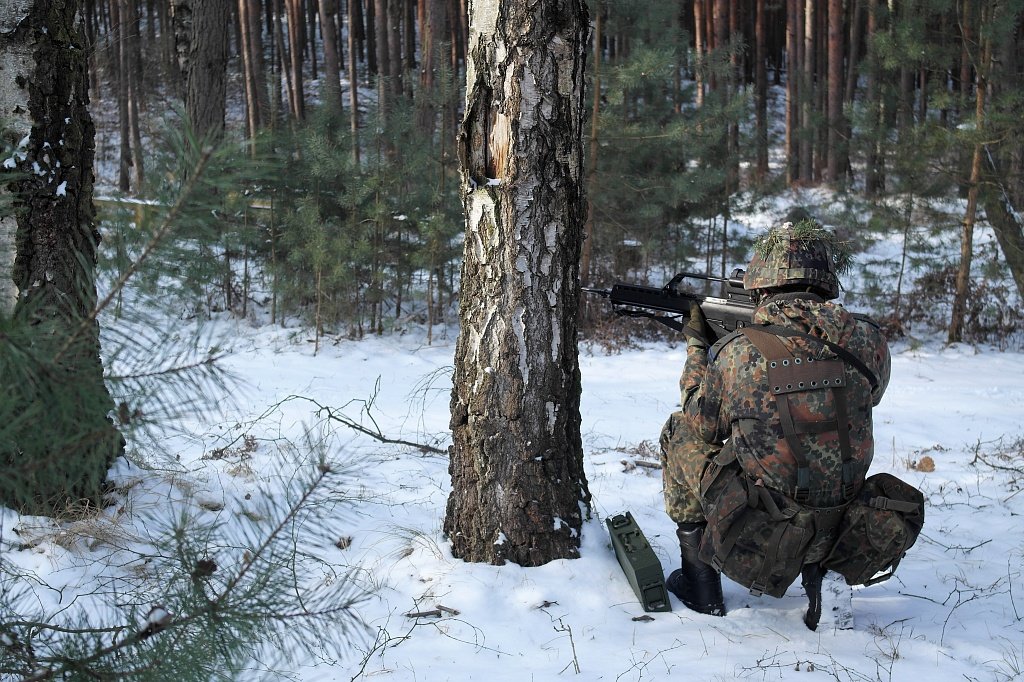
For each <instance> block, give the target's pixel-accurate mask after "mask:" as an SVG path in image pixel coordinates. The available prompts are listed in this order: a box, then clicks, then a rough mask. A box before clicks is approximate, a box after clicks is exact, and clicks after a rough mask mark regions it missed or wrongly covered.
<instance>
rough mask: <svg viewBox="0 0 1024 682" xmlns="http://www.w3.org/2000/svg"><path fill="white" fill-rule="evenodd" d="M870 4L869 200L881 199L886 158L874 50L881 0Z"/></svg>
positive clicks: (866, 177)
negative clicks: (882, 147)
mask: <svg viewBox="0 0 1024 682" xmlns="http://www.w3.org/2000/svg"><path fill="white" fill-rule="evenodd" d="M866 2H867V30H866V36H865V37H866V38H867V45H868V51H867V55H866V56H865V59H866V60H867V79H866V83H865V87H864V102H865V106H864V108H865V110H866V111H867V119H868V125H867V126H866V128H867V129H866V131H865V137H866V138H867V148H868V155H867V163H866V164H865V165H866V168H865V175H864V193H865V194H867V196H869V197H874V196H878V195H879V194H881V193H882V192H884V191H885V161H884V159H885V157H884V156H883V154H882V149H881V144H882V143H881V140H880V138H881V135H882V124H883V121H884V120H885V104H884V103H883V100H882V96H881V92H880V91H881V84H880V82H879V80H880V78H881V73H880V71H881V63H880V60H879V57H878V53H877V50H876V48H875V47H874V42H875V33H876V32H877V30H878V0H866Z"/></svg>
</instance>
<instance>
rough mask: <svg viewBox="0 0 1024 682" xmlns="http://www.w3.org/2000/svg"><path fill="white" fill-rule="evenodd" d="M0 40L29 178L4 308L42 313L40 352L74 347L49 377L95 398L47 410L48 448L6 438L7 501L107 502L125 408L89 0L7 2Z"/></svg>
mask: <svg viewBox="0 0 1024 682" xmlns="http://www.w3.org/2000/svg"><path fill="white" fill-rule="evenodd" d="M0 35H2V36H3V38H2V40H0V68H2V69H3V73H4V74H5V77H4V78H3V79H0V119H2V120H3V123H4V131H3V136H4V139H5V140H8V141H11V142H13V143H14V144H15V145H16V147H17V149H16V150H15V152H14V154H13V155H12V156H11V159H10V160H9V161H8V163H5V164H4V168H5V169H12V166H13V170H14V171H16V172H18V173H20V176H19V177H17V178H15V179H14V181H13V182H9V183H7V184H6V186H5V187H4V189H3V191H4V192H9V193H11V194H13V199H14V211H13V212H12V214H11V215H7V216H5V217H4V218H3V219H2V221H0V254H2V257H0V267H2V272H0V313H2V314H3V315H5V316H8V315H12V314H13V315H15V316H19V315H22V314H24V315H28V316H30V318H31V320H32V322H33V325H34V327H35V328H36V329H38V330H40V331H39V334H40V335H41V336H43V337H44V338H40V339H39V342H40V343H39V344H38V346H39V347H38V348H35V349H33V350H34V353H41V352H44V351H43V349H44V348H49V347H50V346H51V344H54V342H56V346H58V347H59V346H65V344H67V347H68V348H69V350H68V351H67V352H63V353H62V354H61V353H58V354H57V355H58V356H59V357H57V358H48V361H49V362H51V363H52V364H55V365H56V369H55V371H54V370H53V368H51V372H50V373H49V374H48V376H49V377H52V380H53V382H54V383H55V384H56V385H55V386H54V387H51V388H52V389H53V391H56V392H57V393H59V394H61V395H64V394H66V393H67V392H73V394H74V395H76V396H78V395H83V396H84V395H88V396H90V398H91V400H90V401H89V402H88V403H80V402H78V401H70V403H69V404H67V405H62V407H61V408H57V407H56V406H52V407H51V406H45V407H44V410H45V414H46V415H47V419H46V420H45V421H42V422H39V423H32V424H28V427H27V428H28V430H29V431H31V433H30V434H27V435H31V436H33V437H34V439H35V441H42V443H41V445H40V444H39V443H37V446H40V447H41V448H42V449H40V447H36V448H35V449H33V450H29V449H28V448H27V447H23V446H25V445H26V444H25V443H22V442H6V441H5V442H3V443H0V469H2V470H3V471H4V477H3V480H2V482H0V502H6V503H8V504H12V505H15V506H26V507H28V508H31V509H32V510H34V511H35V513H46V512H49V511H52V510H53V509H54V508H55V507H62V506H64V505H66V504H68V503H70V502H78V501H79V500H81V499H88V500H91V501H97V500H99V498H100V497H101V495H102V491H103V483H104V481H105V479H106V474H107V470H108V469H109V466H110V464H111V463H112V462H113V459H114V457H116V456H117V454H119V453H120V451H121V439H120V434H119V433H118V432H117V430H116V429H115V428H114V426H113V424H112V423H111V422H110V421H109V420H108V419H107V415H108V413H109V412H110V411H111V409H112V408H113V403H112V400H111V398H110V395H109V393H108V392H107V390H106V388H105V387H104V384H103V367H102V364H101V361H100V356H99V328H98V326H97V325H96V324H95V322H90V320H91V319H92V318H91V317H90V314H91V313H92V310H93V307H94V305H95V302H96V284H95V272H94V266H95V262H96V247H97V244H98V243H99V233H98V232H97V230H96V229H95V227H94V225H93V217H94V210H93V205H92V195H93V153H94V132H95V131H94V127H93V122H92V117H91V116H90V115H89V109H88V104H89V95H88V83H89V76H88V63H87V59H88V51H87V50H86V49H85V37H84V34H83V32H82V31H81V26H80V22H79V17H78V2H77V0H18V1H16V2H7V3H3V5H2V7H0ZM9 380H10V375H8V374H6V372H5V374H4V376H0V384H4V386H5V388H4V390H5V391H9V392H10V391H14V390H17V391H18V393H19V395H21V396H23V397H24V399H26V400H32V396H33V395H35V393H34V391H36V390H38V389H35V388H32V387H25V386H17V387H12V386H9V385H8V384H7V381H9ZM10 395H11V393H9V394H8V398H9V397H10ZM6 417H7V418H10V417H11V415H10V414H9V413H8V414H7V415H6ZM8 425H9V424H5V426H8ZM40 430H42V431H43V432H44V433H45V437H43V438H40V437H39V431H40ZM10 433H11V432H10V431H8V435H10ZM19 434H22V431H18V432H16V433H15V437H16V438H17V437H18V435H19ZM26 437H27V436H26ZM19 472H20V475H19ZM25 486H28V487H25Z"/></svg>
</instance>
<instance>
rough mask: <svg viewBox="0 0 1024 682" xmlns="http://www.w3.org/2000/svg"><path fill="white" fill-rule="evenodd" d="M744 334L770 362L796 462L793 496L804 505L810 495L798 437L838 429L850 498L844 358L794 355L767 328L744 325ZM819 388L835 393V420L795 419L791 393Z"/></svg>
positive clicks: (785, 433) (845, 489)
mask: <svg viewBox="0 0 1024 682" xmlns="http://www.w3.org/2000/svg"><path fill="white" fill-rule="evenodd" d="M743 334H744V335H745V336H746V337H747V338H748V339H749V340H750V342H751V343H753V344H754V346H755V347H756V348H757V349H758V351H760V353H761V355H762V356H764V358H765V360H766V361H767V362H768V382H769V386H768V389H769V391H770V392H771V393H772V394H773V395H774V396H775V402H776V405H778V409H779V423H780V425H781V426H782V434H783V436H784V437H785V439H786V443H787V445H789V449H790V452H791V453H792V454H793V458H794V459H796V463H797V470H796V491H795V494H794V495H793V499H794V500H796V501H797V502H798V503H801V504H802V503H805V502H806V501H807V500H808V498H809V497H810V486H811V469H810V463H809V462H808V459H807V453H806V452H805V450H804V447H803V445H802V444H801V443H800V438H799V436H800V435H801V434H809V433H827V432H830V431H834V432H836V434H837V435H838V438H839V449H840V453H841V462H842V482H843V490H842V495H843V498H844V499H849V498H850V497H852V496H853V494H854V484H853V447H852V446H851V444H850V428H849V416H848V415H849V410H848V407H847V400H846V392H845V390H844V389H845V384H846V380H845V372H844V371H843V369H844V367H843V363H842V361H837V360H824V361H822V360H819V361H815V360H814V359H813V358H807V359H803V358H798V357H794V356H793V354H792V353H791V352H790V351H789V349H788V348H786V346H785V344H783V343H782V341H781V339H780V338H779V336H778V335H776V334H774V333H773V332H771V331H768V329H766V328H764V327H744V328H743ZM811 338H814V337H811ZM817 389H829V390H830V391H831V392H832V399H833V403H834V405H835V410H836V417H835V420H834V421H811V422H803V421H801V422H797V421H796V420H794V419H793V412H792V407H791V405H790V394H792V393H796V392H801V391H810V390H817Z"/></svg>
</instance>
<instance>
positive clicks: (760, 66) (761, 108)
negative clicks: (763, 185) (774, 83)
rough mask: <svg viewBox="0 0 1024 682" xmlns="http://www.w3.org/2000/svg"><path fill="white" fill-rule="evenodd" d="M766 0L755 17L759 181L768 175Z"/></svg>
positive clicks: (756, 172)
mask: <svg viewBox="0 0 1024 682" xmlns="http://www.w3.org/2000/svg"><path fill="white" fill-rule="evenodd" d="M764 4H765V0H756V8H755V12H756V16H755V19H754V22H755V23H754V119H755V125H754V130H755V133H754V138H755V142H754V144H755V145H756V148H757V152H756V153H757V161H756V164H755V170H754V176H755V177H756V178H757V181H758V182H763V181H764V179H765V178H766V177H768V73H767V70H766V65H765V62H766V60H767V59H768V55H767V51H766V50H765V39H766V36H765V32H766V26H765V24H766V17H765V6H764Z"/></svg>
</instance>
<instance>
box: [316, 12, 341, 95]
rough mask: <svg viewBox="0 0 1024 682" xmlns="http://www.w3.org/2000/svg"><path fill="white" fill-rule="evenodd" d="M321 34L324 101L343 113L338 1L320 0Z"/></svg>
mask: <svg viewBox="0 0 1024 682" xmlns="http://www.w3.org/2000/svg"><path fill="white" fill-rule="evenodd" d="M319 6H320V34H321V37H322V39H323V45H324V68H323V75H324V92H323V95H322V97H323V101H324V104H325V105H326V106H328V107H331V108H333V109H335V110H336V111H338V112H341V62H340V61H339V60H338V26H337V24H336V23H335V21H334V15H335V14H336V13H337V0H320V2H319Z"/></svg>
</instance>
